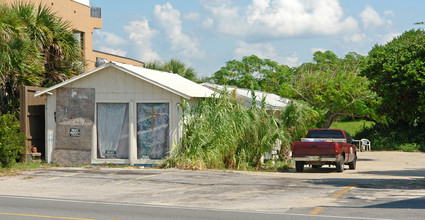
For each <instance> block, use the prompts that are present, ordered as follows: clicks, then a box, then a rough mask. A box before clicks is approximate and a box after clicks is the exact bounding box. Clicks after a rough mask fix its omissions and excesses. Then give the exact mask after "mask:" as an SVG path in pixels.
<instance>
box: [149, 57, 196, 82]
mask: <svg viewBox="0 0 425 220" xmlns="http://www.w3.org/2000/svg"><path fill="white" fill-rule="evenodd" d="M145 68H147V69H154V70H159V71H164V72H170V73H175V74H179V75H180V76H182V77H184V78H186V79H189V80H192V81H195V82H198V81H199V80H198V78H197V77H196V71H195V68H193V67H190V66H187V65H186V64H185V63H183V62H181V61H179V60H177V59H170V61H167V62H164V63H163V62H161V61H159V60H153V61H151V62H148V63H146V64H145Z"/></svg>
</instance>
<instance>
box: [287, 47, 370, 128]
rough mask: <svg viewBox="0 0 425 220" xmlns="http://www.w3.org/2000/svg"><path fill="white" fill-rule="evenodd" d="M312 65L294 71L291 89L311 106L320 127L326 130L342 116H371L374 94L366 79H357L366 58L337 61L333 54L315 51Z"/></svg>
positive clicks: (305, 65)
mask: <svg viewBox="0 0 425 220" xmlns="http://www.w3.org/2000/svg"><path fill="white" fill-rule="evenodd" d="M313 60H314V61H315V63H305V64H303V65H301V66H300V67H299V68H297V72H296V75H295V77H294V79H293V82H292V83H291V85H290V86H291V88H292V89H293V91H294V92H295V93H296V94H297V95H296V98H299V99H302V100H304V101H306V102H307V103H309V104H310V105H311V106H313V107H314V108H315V109H316V110H318V111H319V113H320V114H321V115H322V116H323V118H324V124H323V127H325V128H329V127H330V125H331V124H332V122H333V121H334V120H335V119H336V118H338V117H341V116H347V115H350V116H366V115H371V114H372V110H371V108H370V106H371V104H372V103H373V101H374V94H373V93H372V92H371V91H370V90H369V88H368V85H369V82H368V79H367V78H366V77H364V76H360V75H359V73H360V69H361V67H362V65H363V63H364V60H365V58H364V57H363V56H361V55H359V54H356V53H348V54H347V55H346V56H345V57H344V58H342V59H340V58H338V57H337V56H336V55H335V54H334V53H333V52H331V51H326V52H320V51H318V52H316V53H314V57H313Z"/></svg>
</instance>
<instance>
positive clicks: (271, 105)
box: [201, 83, 291, 109]
mask: <svg viewBox="0 0 425 220" xmlns="http://www.w3.org/2000/svg"><path fill="white" fill-rule="evenodd" d="M201 85H203V86H205V87H207V88H209V89H212V90H216V91H218V92H220V91H223V90H224V89H225V88H226V89H227V91H230V92H233V91H236V94H237V96H238V97H240V98H243V99H244V100H245V101H247V102H249V103H251V102H252V95H251V90H250V89H243V88H237V87H236V86H223V85H217V84H213V83H202V84H201ZM254 93H255V96H256V98H255V101H256V105H257V106H260V105H261V100H262V99H263V97H265V101H266V105H267V106H266V108H267V109H280V108H284V107H286V106H288V105H289V104H290V103H291V100H290V99H287V98H282V97H280V96H278V95H276V94H272V93H268V92H263V91H258V90H254Z"/></svg>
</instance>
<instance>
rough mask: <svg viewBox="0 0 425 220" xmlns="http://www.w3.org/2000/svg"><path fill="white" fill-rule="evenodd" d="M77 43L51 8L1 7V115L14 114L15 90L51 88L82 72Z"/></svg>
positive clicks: (17, 94) (17, 102) (15, 110)
mask: <svg viewBox="0 0 425 220" xmlns="http://www.w3.org/2000/svg"><path fill="white" fill-rule="evenodd" d="M83 67H84V61H83V57H82V52H81V48H80V45H79V42H78V41H77V40H76V39H75V38H74V36H73V34H72V32H71V31H70V25H69V23H68V22H64V21H62V20H61V19H60V18H58V17H56V15H55V13H52V11H51V9H50V8H47V7H43V6H41V5H40V6H38V7H35V6H34V5H32V4H29V3H17V4H14V5H12V6H10V7H9V6H7V5H5V4H0V113H1V114H4V113H7V112H11V113H14V114H17V112H18V110H19V93H18V87H19V86H21V85H33V86H51V85H53V84H56V83H58V82H62V81H64V80H66V79H68V78H69V77H72V76H73V75H77V74H79V73H81V72H82V71H83Z"/></svg>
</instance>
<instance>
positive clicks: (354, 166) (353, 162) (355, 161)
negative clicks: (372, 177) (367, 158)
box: [348, 155, 357, 170]
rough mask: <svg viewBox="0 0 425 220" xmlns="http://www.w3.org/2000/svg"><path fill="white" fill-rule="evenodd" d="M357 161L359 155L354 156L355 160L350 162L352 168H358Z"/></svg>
mask: <svg viewBox="0 0 425 220" xmlns="http://www.w3.org/2000/svg"><path fill="white" fill-rule="evenodd" d="M356 163H357V155H355V156H354V160H353V161H351V162H350V163H348V166H349V167H350V170H355V169H356Z"/></svg>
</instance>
